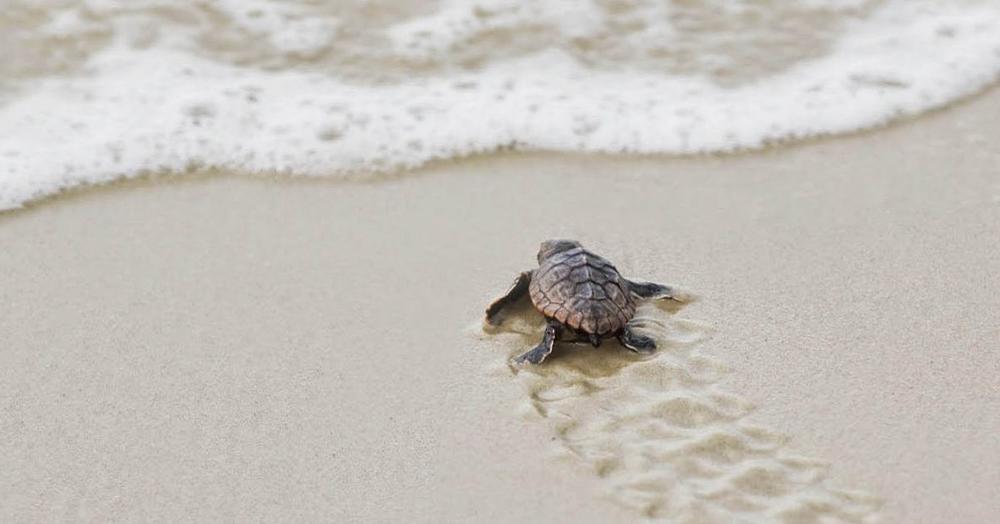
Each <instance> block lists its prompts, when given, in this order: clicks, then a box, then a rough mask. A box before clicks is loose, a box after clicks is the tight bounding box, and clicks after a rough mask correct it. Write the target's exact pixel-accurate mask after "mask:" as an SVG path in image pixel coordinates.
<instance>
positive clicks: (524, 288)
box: [486, 271, 534, 326]
mask: <svg viewBox="0 0 1000 524" xmlns="http://www.w3.org/2000/svg"><path fill="white" fill-rule="evenodd" d="M532 273H534V271H524V272H522V273H521V274H520V275H518V276H517V279H515V280H514V284H513V285H512V286H510V289H509V290H507V293H505V294H504V295H503V296H502V297H500V298H498V299H496V300H494V301H493V303H492V304H490V305H489V307H487V308H486V323H487V324H490V325H491V326H495V325H497V324H498V323H499V322H497V315H499V314H500V311H501V310H502V309H503V308H505V307H507V306H509V305H511V304H513V303H514V302H517V300H518V299H519V298H521V297H523V296H524V294H525V293H527V292H528V285H530V284H531V275H532Z"/></svg>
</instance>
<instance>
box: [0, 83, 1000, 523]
mask: <svg viewBox="0 0 1000 524" xmlns="http://www.w3.org/2000/svg"><path fill="white" fill-rule="evenodd" d="M998 112H1000V93H998V92H996V91H994V92H991V93H988V94H986V95H984V96H980V97H978V98H977V99H975V100H972V101H969V102H966V103H963V104H961V105H959V106H957V107H953V108H951V109H948V110H945V111H941V112H937V113H934V114H931V115H927V116H924V117H922V118H920V119H917V120H915V121H912V122H907V123H903V124H900V125H897V126H894V127H891V128H889V129H884V130H879V131H876V132H871V133H865V134H861V135H857V136H852V137H846V138H837V139H830V140H822V141H817V142H814V143H809V144H805V145H800V146H793V147H787V148H779V149H775V150H772V151H768V152H763V153H755V154H748V155H740V156H731V157H708V158H688V159H677V158H616V157H601V156H569V155H556V154H504V155H493V156H488V157H481V158H473V159H468V160H463V161H456V162H447V163H441V164H438V165H435V166H432V167H429V168H426V169H422V170H420V171H419V172H417V173H415V174H413V175H407V176H401V177H399V178H395V179H390V180H385V181H381V182H377V183H370V184H346V183H335V182H327V181H321V180H292V181H289V180H271V179H266V178H252V177H240V176H233V175H228V174H227V175H215V176H198V177H191V178H188V179H178V180H163V181H152V182H149V181H147V182H138V183H128V184H122V185H119V186H117V187H110V188H104V189H98V190H88V191H82V192H79V193H71V194H69V195H68V196H65V197H60V198H56V199H52V200H49V201H44V202H41V203H38V204H36V205H33V206H31V207H30V208H28V209H25V210H21V211H15V212H10V213H5V214H3V215H0V245H2V246H3V249H2V250H0V275H2V276H0V279H2V280H0V303H2V304H3V308H4V314H3V315H0V338H2V341H3V342H2V345H0V383H2V384H3V385H4V387H3V388H2V390H0V470H2V471H5V472H7V473H6V474H5V475H2V476H0V493H2V494H3V496H2V497H0V518H2V520H4V521H8V522H25V521H38V520H56V519H67V520H160V521H176V520H182V519H192V520H246V519H253V520H310V521H318V520H323V521H330V520H335V521H341V522H385V521H413V522H457V521H482V522H508V521H523V522H609V521H615V522H618V521H633V520H636V519H638V518H641V516H642V515H647V516H653V517H659V516H667V517H670V516H678V515H680V516H682V517H683V518H685V519H687V520H691V521H699V520H701V521H709V520H710V519H711V517H712V515H721V514H726V515H741V514H742V515H745V516H747V518H764V517H761V515H764V516H770V517H773V518H785V519H787V520H792V521H796V520H798V521H809V520H810V519H814V518H818V516H819V515H820V514H824V513H825V514H827V515H837V516H839V518H840V519H841V520H845V521H848V520H850V519H856V520H863V519H871V518H873V517H874V515H875V510H876V509H877V508H879V507H880V508H881V513H882V515H883V520H884V521H886V522H916V521H925V522H946V521H947V522H956V523H979V522H989V521H994V520H997V519H1000V503H998V501H997V499H996V497H995V493H994V491H995V486H997V485H1000V472H998V470H997V468H994V467H992V466H991V465H992V464H997V463H1000V445H998V444H997V440H996V437H995V435H996V434H997V432H998V431H1000V414H998V411H997V410H996V406H997V405H998V401H1000V391H998V386H997V379H996V377H997V376H1000V359H998V358H997V349H998V347H997V346H998V345H1000V327H998V326H1000V293H997V289H998V288H1000V264H998V262H997V261H998V260H1000V248H998V242H997V239H998V231H1000V174H998V166H1000V146H998V145H997V142H996V139H995V137H996V136H998V135H1000V124H997V122H996V118H995V115H996V114H998ZM557 236H566V237H573V238H577V239H579V240H581V241H583V242H584V243H585V244H586V245H588V246H590V247H592V248H593V249H594V250H596V251H598V252H600V253H603V254H605V255H606V256H608V257H609V258H611V259H612V260H613V261H615V262H616V263H617V264H618V266H619V268H620V269H621V270H622V271H623V272H624V273H626V274H628V275H633V276H637V277H643V278H647V279H650V280H657V281H665V282H670V283H674V284H678V285H680V286H682V287H683V288H684V289H687V290H689V291H691V292H693V293H694V294H696V295H697V296H698V297H699V300H698V301H697V302H695V303H693V304H690V305H688V306H686V307H684V308H682V309H680V310H664V309H656V308H654V309H652V310H649V311H648V312H647V314H648V318H649V322H650V326H651V329H652V331H653V332H654V333H656V334H657V335H658V336H659V337H660V338H661V340H662V344H661V345H662V346H663V350H662V351H661V353H660V355H659V356H658V357H655V358H654V359H652V360H644V361H640V360H636V359H634V358H632V357H631V356H629V355H627V354H625V353H624V352H622V351H620V348H619V347H617V346H615V345H614V344H608V345H606V346H605V347H602V348H601V350H599V351H601V353H591V355H594V356H592V357H589V356H588V355H587V354H586V353H584V352H583V350H582V349H581V348H563V349H561V350H557V353H556V354H555V355H554V358H553V363H552V365H550V366H548V367H546V368H543V369H541V370H538V371H536V372H522V373H519V374H517V375H514V374H512V373H511V372H510V370H509V369H508V368H507V366H506V364H505V361H506V358H507V357H508V356H509V355H512V354H515V353H518V352H520V351H521V350H523V349H524V347H523V345H524V344H526V343H530V336H526V335H518V334H517V333H516V330H517V329H519V328H528V327H530V326H531V325H532V324H531V321H530V319H521V320H518V319H517V318H515V319H514V320H512V323H511V325H510V326H509V330H508V331H505V332H501V333H497V334H483V333H481V332H480V331H479V330H478V322H479V317H480V315H481V312H482V308H483V307H484V306H485V304H486V303H488V302H489V300H490V299H491V298H492V297H493V296H494V295H495V294H496V293H498V292H500V291H502V290H503V289H504V288H505V286H506V285H507V284H508V282H509V280H510V279H511V278H512V277H513V276H514V274H515V273H516V272H517V271H520V270H522V269H526V268H528V267H530V266H531V264H532V263H533V261H534V252H535V250H536V249H537V244H538V242H539V241H540V240H543V239H545V238H549V237H557ZM560 355H561V356H562V358H561V359H560ZM672 372H676V373H675V375H670V373H672ZM594 387H597V388H599V389H597V390H594V389H593V388H594ZM593 391H599V393H593ZM677 399H681V400H677ZM752 406H756V408H755V409H754V408H752ZM602 414H603V415H602ZM619 415H620V416H619ZM602 416H605V417H607V416H609V417H610V418H601V417H602ZM623 421H625V422H623ZM650 424H652V425H650ZM650 428H653V429H652V430H650ZM719 435H723V437H725V435H729V437H732V438H729V437H725V438H723V437H720V436H719ZM733 435H736V437H734V436H733ZM699 439H702V440H699ZM675 444H676V445H675ZM640 448H641V449H642V450H646V451H649V452H648V453H646V452H645V451H643V452H642V453H639V454H638V455H635V453H634V452H635V449H640ZM734 450H735V451H734ZM740 450H742V451H741V453H742V454H739V453H737V451H740ZM754 450H756V451H754ZM699 453H701V455H698V454H699ZM635 456H642V457H645V458H643V459H642V460H641V461H638V462H637V461H636V460H633V459H632V458H629V457H633V458H634V457H635ZM608 457H611V458H608ZM650 457H652V458H650ZM800 459H801V460H802V461H803V462H795V461H796V460H800ZM821 462H827V463H829V464H830V468H829V476H828V478H826V479H822V478H819V477H822V476H823V475H824V474H825V473H823V467H822V466H821ZM623 485H624V486H626V488H625V489H624V490H623V489H622V488H621V486H623ZM629 486H631V487H629ZM636 486H638V487H636ZM840 488H844V489H846V490H849V491H847V492H841V491H840ZM713 490H714V491H713ZM650 493H653V495H649V494H650ZM657 493H659V494H657ZM644 497H645V498H644ZM816 501H820V502H823V503H826V504H827V506H825V507H823V504H822V503H817V502H816ZM678 512H681V513H678ZM726 512H728V513H726Z"/></svg>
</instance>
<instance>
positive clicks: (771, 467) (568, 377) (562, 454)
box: [483, 304, 881, 524]
mask: <svg viewBox="0 0 1000 524" xmlns="http://www.w3.org/2000/svg"><path fill="white" fill-rule="evenodd" d="M636 316H637V319H638V320H637V323H638V324H639V326H640V327H641V329H642V331H644V332H645V333H647V334H649V335H650V336H653V337H654V338H655V339H656V341H657V344H658V346H659V350H658V351H657V353H656V354H654V355H653V356H652V357H649V358H646V359H642V358H639V357H637V356H635V355H632V354H630V353H629V352H628V351H626V350H624V349H623V348H621V347H619V346H618V344H616V343H614V342H613V341H606V342H605V345H604V346H602V347H601V348H600V349H593V348H589V347H586V346H584V345H571V344H565V343H563V344H561V345H560V346H558V347H557V349H556V351H555V353H553V358H550V359H549V360H548V361H546V362H545V364H543V365H541V366H537V367H528V368H524V369H519V370H516V371H515V375H516V378H517V381H518V382H519V383H520V385H521V386H522V387H523V389H524V391H525V395H526V398H525V402H524V404H523V405H522V406H520V408H521V411H522V413H523V414H524V415H525V416H526V417H527V418H531V419H535V420H540V421H541V422H543V423H545V424H547V425H549V426H550V427H551V429H552V431H553V433H554V434H555V436H556V437H557V438H556V439H555V443H556V448H555V450H554V451H555V455H556V456H557V457H559V458H564V459H567V460H570V461H582V462H583V463H584V464H586V465H587V466H589V468H588V469H590V470H592V471H593V472H594V473H595V474H596V475H598V476H599V477H601V478H602V479H603V484H604V485H605V487H606V490H607V495H608V496H609V498H610V499H612V500H613V501H615V502H617V503H618V504H621V505H624V506H626V507H629V508H632V509H634V510H635V511H637V512H638V513H639V514H640V515H642V516H643V517H646V518H650V519H655V520H661V519H662V520H664V521H669V522H677V523H692V524H693V523H698V524H703V523H715V522H718V523H730V522H754V523H759V522H775V523H788V524H798V523H811V522H823V523H869V522H876V521H877V520H878V511H879V508H880V506H881V501H880V500H879V499H878V498H877V497H874V496H872V495H869V494H866V493H862V492H856V491H848V490H844V489H839V488H836V487H834V486H833V483H832V482H831V481H830V480H828V475H827V470H828V465H827V464H826V463H824V462H823V461H820V460H817V459H813V458H809V457H806V456H802V455H799V454H797V453H796V452H795V451H794V450H792V449H789V446H787V443H788V441H789V438H788V437H787V436H785V435H782V434H780V433H778V432H775V431H773V430H770V429H768V428H764V427H760V426H758V425H755V424H753V423H751V422H750V421H748V420H746V418H747V415H748V414H749V413H751V412H752V411H753V409H754V408H753V406H752V405H751V404H750V403H749V402H748V401H746V400H745V399H742V398H740V397H739V396H737V395H734V394H731V393H728V392H726V391H723V390H722V389H721V388H720V387H719V385H718V384H717V382H718V381H719V380H720V379H721V378H722V376H723V375H724V374H725V373H727V372H729V370H728V369H727V367H726V366H725V364H723V363H722V362H721V361H719V360H717V359H715V358H713V357H711V356H708V355H706V354H704V353H703V352H702V351H701V349H702V347H704V346H705V345H706V344H705V342H706V341H708V340H709V339H710V334H711V328H710V326H708V325H706V324H704V323H701V322H697V321H693V320H689V319H684V318H680V317H678V316H677V311H673V312H671V311H666V310H664V309H661V308H658V307H656V306H655V305H652V304H644V305H642V306H640V308H639V310H638V312H637V315H636ZM506 317H507V318H506V320H505V322H504V324H503V325H502V326H501V327H500V328H498V329H497V330H495V332H494V333H492V334H490V335H489V336H488V337H484V338H483V340H484V341H489V342H495V343H496V344H498V345H501V346H503V347H504V348H505V350H506V351H507V353H509V354H510V355H514V354H517V353H519V352H520V351H522V350H523V349H524V347H530V346H531V345H533V344H535V343H536V342H537V340H536V339H537V338H538V336H539V333H540V332H541V320H540V318H541V317H540V315H536V314H534V313H533V312H532V310H531V309H530V308H529V307H527V305H524V306H523V307H520V308H517V309H516V310H515V311H511V312H509V313H508V314H507V315H506ZM535 317H538V318H535ZM507 356H508V355H507V354H505V355H504V358H507Z"/></svg>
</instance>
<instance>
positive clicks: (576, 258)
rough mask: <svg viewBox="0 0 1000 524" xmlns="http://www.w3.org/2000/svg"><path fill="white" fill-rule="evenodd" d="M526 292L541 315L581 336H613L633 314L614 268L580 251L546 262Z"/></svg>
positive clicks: (625, 287) (630, 299)
mask: <svg viewBox="0 0 1000 524" xmlns="http://www.w3.org/2000/svg"><path fill="white" fill-rule="evenodd" d="M529 291H530V294H531V301H532V302H533V303H534V304H535V306H536V307H537V308H538V310H539V311H541V312H542V314H544V315H545V316H546V317H549V318H554V319H556V320H558V321H559V322H561V323H563V324H565V325H567V326H569V327H571V328H573V329H576V330H578V331H582V332H584V333H590V334H596V335H608V334H612V333H615V332H617V331H619V330H621V329H622V328H623V327H625V324H626V323H628V321H629V319H630V318H632V315H634V314H635V300H634V298H633V297H632V294H631V293H629V292H628V284H627V282H626V281H625V279H624V278H622V276H621V274H619V273H618V270H617V269H616V268H615V266H614V265H612V264H611V262H608V261H607V260H606V259H604V258H603V257H600V256H598V255H595V254H593V253H591V252H589V251H587V250H586V249H583V248H575V249H570V250H568V251H565V252H563V253H559V254H557V255H555V256H552V257H550V258H549V259H547V260H545V261H544V263H543V264H542V265H541V266H540V267H539V268H538V271H537V272H536V276H535V278H533V279H532V281H531V286H530V289H529Z"/></svg>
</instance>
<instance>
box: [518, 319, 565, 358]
mask: <svg viewBox="0 0 1000 524" xmlns="http://www.w3.org/2000/svg"><path fill="white" fill-rule="evenodd" d="M559 330H560V325H559V324H558V323H556V322H554V321H549V323H548V325H546V326H545V334H544V335H542V341H541V342H539V343H538V345H537V346H535V347H534V349H532V350H531V351H528V352H527V353H525V354H523V355H521V356H519V357H517V358H515V359H514V364H541V363H542V361H543V360H545V357H547V356H549V353H552V348H553V346H555V343H556V336H557V335H558V334H559Z"/></svg>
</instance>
